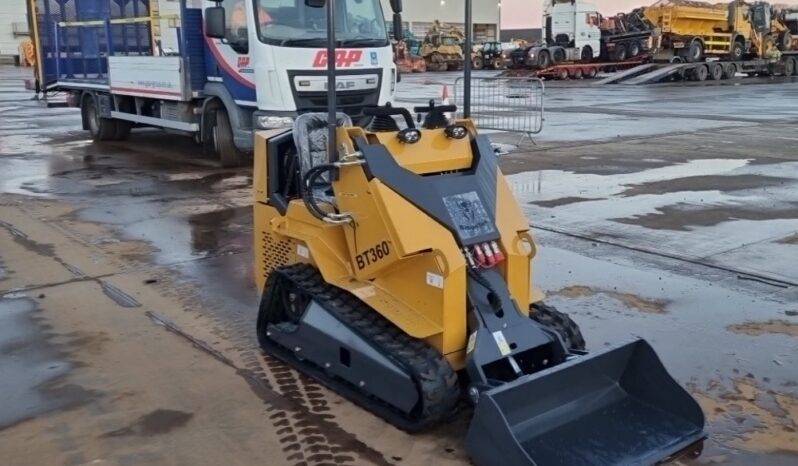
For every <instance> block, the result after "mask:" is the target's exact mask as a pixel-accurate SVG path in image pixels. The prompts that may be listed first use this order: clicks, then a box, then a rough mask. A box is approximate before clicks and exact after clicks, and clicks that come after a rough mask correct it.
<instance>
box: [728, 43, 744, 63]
mask: <svg viewBox="0 0 798 466" xmlns="http://www.w3.org/2000/svg"><path fill="white" fill-rule="evenodd" d="M744 54H745V46H744V45H743V43H742V42H740V41H734V45H732V48H731V53H729V60H734V61H740V60H742V59H743V55H744Z"/></svg>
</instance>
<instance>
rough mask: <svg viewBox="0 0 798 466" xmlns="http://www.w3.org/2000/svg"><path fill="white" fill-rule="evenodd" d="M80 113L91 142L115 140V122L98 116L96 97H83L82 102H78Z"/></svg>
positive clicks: (91, 95)
mask: <svg viewBox="0 0 798 466" xmlns="http://www.w3.org/2000/svg"><path fill="white" fill-rule="evenodd" d="M80 112H81V115H82V116H83V119H84V121H85V122H86V126H87V127H88V129H89V134H91V138H92V139H93V140H95V141H112V140H114V139H115V138H116V131H117V121H116V120H114V119H112V118H103V117H101V116H100V109H99V106H98V105H97V97H96V96H95V95H94V94H86V95H84V96H83V100H81V102H80Z"/></svg>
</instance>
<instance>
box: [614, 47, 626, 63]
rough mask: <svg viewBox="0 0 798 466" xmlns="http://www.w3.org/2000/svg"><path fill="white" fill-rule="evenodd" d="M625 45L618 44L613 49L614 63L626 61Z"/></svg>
mask: <svg viewBox="0 0 798 466" xmlns="http://www.w3.org/2000/svg"><path fill="white" fill-rule="evenodd" d="M626 57H627V54H626V45H624V44H618V45H617V46H616V47H615V61H624V60H626Z"/></svg>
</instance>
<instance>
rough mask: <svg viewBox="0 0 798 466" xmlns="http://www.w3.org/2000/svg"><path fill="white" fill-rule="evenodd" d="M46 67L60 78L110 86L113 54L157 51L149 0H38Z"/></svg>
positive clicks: (50, 80) (46, 75)
mask: <svg viewBox="0 0 798 466" xmlns="http://www.w3.org/2000/svg"><path fill="white" fill-rule="evenodd" d="M35 6H36V15H35V16H36V18H35V22H36V27H37V29H38V33H39V34H38V36H39V44H37V45H38V47H39V48H40V57H41V62H42V63H41V67H40V72H39V74H40V76H39V80H40V83H41V85H42V87H44V88H47V87H49V86H52V85H54V84H55V83H57V82H61V83H70V84H83V85H105V84H107V82H108V56H109V55H152V54H153V44H152V28H151V23H150V1H149V0H35Z"/></svg>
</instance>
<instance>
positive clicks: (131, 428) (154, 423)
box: [101, 409, 194, 437]
mask: <svg viewBox="0 0 798 466" xmlns="http://www.w3.org/2000/svg"><path fill="white" fill-rule="evenodd" d="M192 417H194V414H193V413H187V412H185V411H177V410H174V409H156V410H155V411H152V412H150V413H147V414H145V415H143V416H141V417H139V418H138V419H137V420H135V421H134V422H133V423H131V424H130V425H128V426H125V427H121V428H119V429H116V430H112V431H110V432H106V433H105V434H102V435H101V437H123V436H126V435H138V436H141V437H151V436H154V435H161V434H166V433H168V432H170V431H172V430H174V429H177V428H180V427H183V426H184V425H186V423H187V422H188V421H189V420H191V418H192Z"/></svg>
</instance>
